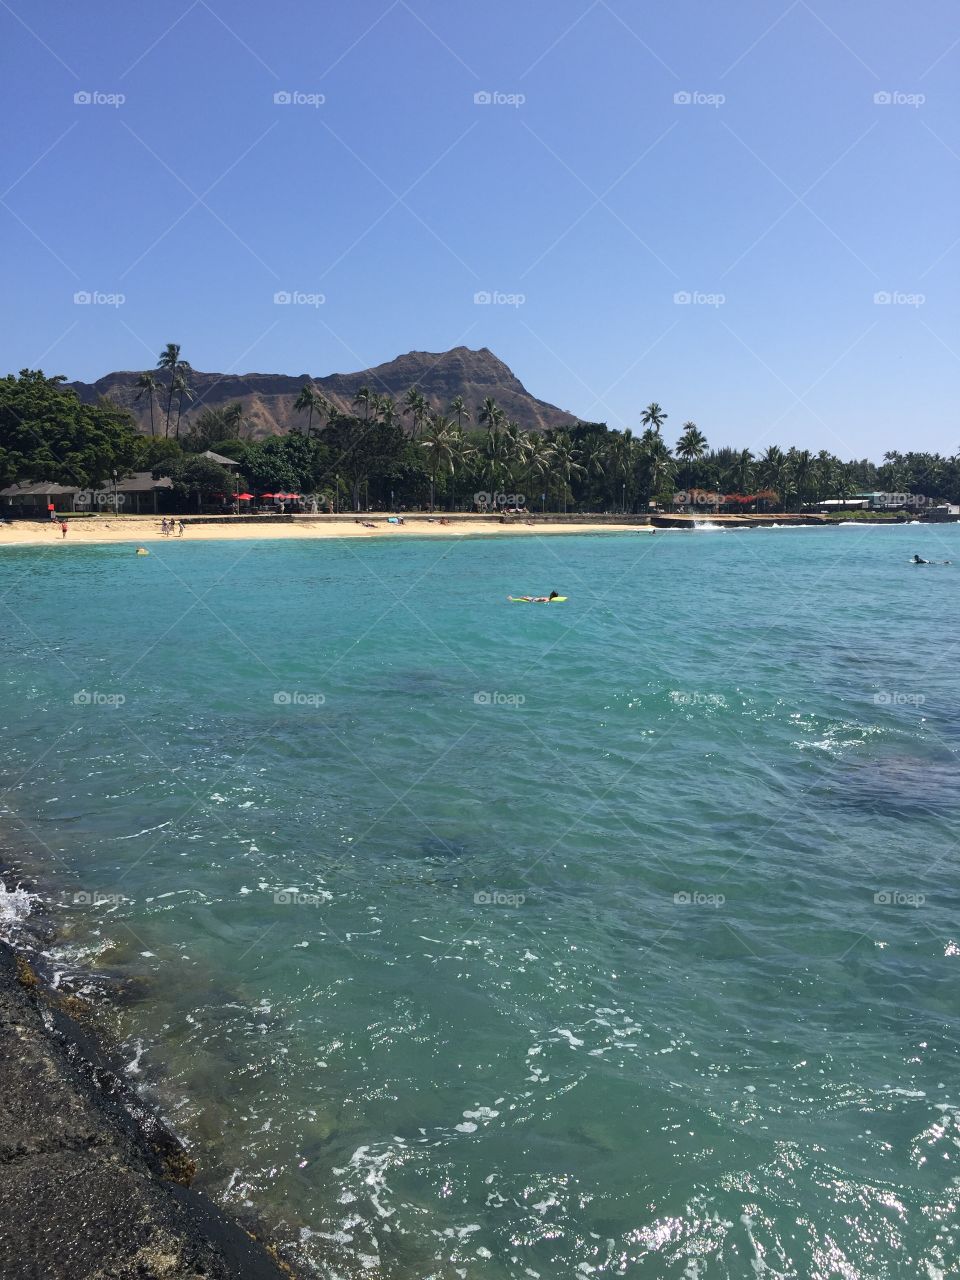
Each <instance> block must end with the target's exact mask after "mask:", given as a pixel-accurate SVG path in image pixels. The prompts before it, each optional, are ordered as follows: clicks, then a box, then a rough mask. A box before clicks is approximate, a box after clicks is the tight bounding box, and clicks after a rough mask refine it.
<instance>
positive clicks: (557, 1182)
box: [0, 527, 960, 1280]
mask: <svg viewBox="0 0 960 1280" xmlns="http://www.w3.org/2000/svg"><path fill="white" fill-rule="evenodd" d="M914 551H917V552H919V553H920V554H921V555H924V556H931V557H937V558H951V559H960V531H958V530H957V528H956V527H951V528H946V529H940V530H938V529H933V528H916V527H914V528H894V529H882V528H868V529H837V530H819V529H809V530H808V529H790V530H782V531H779V530H756V531H749V532H743V533H740V532H737V533H733V532H725V533H719V534H713V533H709V532H704V533H677V534H670V533H664V534H660V535H657V536H656V537H652V538H651V537H649V536H645V535H624V536H615V537H593V538H590V537H563V538H551V539H549V540H548V539H536V540H533V539H521V538H517V539H508V540H497V541H493V540H489V541H483V540H470V541H450V542H442V543H441V542H437V541H429V540H422V541H416V540H413V539H405V540H404V541H403V542H402V543H400V542H398V541H392V542H382V543H377V542H374V541H363V542H356V543H353V542H349V543H348V542H326V543H321V542H303V543H284V544H276V543H268V542H263V543H258V542H254V543H240V544H237V543H234V544H226V543H219V544H218V543H207V544H195V545H191V544H190V543H189V541H185V542H184V543H182V544H181V543H179V542H178V543H176V544H160V545H156V546H155V547H154V548H153V549H152V552H151V555H150V556H149V557H147V558H142V557H141V558H137V557H135V556H134V555H133V553H132V548H127V547H102V548H89V549H87V548H78V547H70V548H61V547H51V548H44V549H42V550H36V551H34V550H22V551H12V550H7V551H6V552H5V553H4V554H3V555H2V556H0V593H5V594H3V602H4V606H5V608H4V610H3V611H2V613H0V627H2V641H3V651H4V654H5V663H4V671H3V678H2V686H0V724H2V731H3V740H4V745H5V764H4V774H5V777H4V787H5V790H6V795H5V801H4V804H5V812H4V813H3V814H2V815H0V821H2V823H3V826H4V831H5V836H6V837H7V838H8V843H10V844H12V845H14V846H15V847H17V848H19V849H21V850H23V851H25V852H26V854H27V855H28V857H29V859H30V860H31V861H32V862H33V863H34V864H35V865H38V866H40V867H41V868H42V873H43V875H42V878H43V882H44V884H45V885H46V887H47V889H48V891H49V892H50V893H51V894H53V896H54V897H55V898H57V900H58V901H59V902H60V903H61V907H60V910H61V911H62V916H63V919H64V920H65V928H66V935H65V939H64V941H63V943H62V944H61V945H60V946H58V948H57V950H56V952H55V954H54V956H53V959H54V960H55V962H56V964H57V965H58V966H59V967H60V968H61V969H64V970H68V969H70V968H72V967H74V966H77V965H79V966H81V967H82V966H93V967H100V968H104V969H108V970H110V971H112V972H116V971H120V972H123V973H125V974H133V975H139V976H141V977H143V978H144V979H145V980H146V981H147V982H148V984H149V985H148V987H147V995H146V997H145V998H144V999H143V1000H141V1001H139V1002H137V1003H135V1004H133V1005H130V1006H128V1007H125V1008H124V1010H123V1013H122V1017H123V1030H124V1035H125V1036H126V1044H127V1046H128V1048H129V1054H130V1066H129V1072H130V1075H131V1078H132V1079H134V1080H135V1081H137V1082H138V1083H139V1084H140V1085H141V1087H142V1088H143V1089H144V1091H145V1092H146V1093H148V1094H149V1095H150V1096H151V1097H153V1098H156V1099H158V1100H159V1101H160V1103H161V1105H163V1107H164V1109H165V1110H166V1112H167V1114H168V1115H170V1116H171V1117H172V1120H173V1122H174V1124H175V1126H176V1127H177V1128H178V1130H179V1131H180V1132H181V1133H182V1134H183V1135H184V1136H185V1137H186V1138H187V1139H188V1140H189V1141H191V1142H193V1143H196V1144H198V1146H199V1148H200V1150H201V1152H202V1154H203V1166H204V1172H203V1175H202V1178H203V1182H204V1185H205V1186H206V1187H207V1188H208V1189H209V1190H210V1192H211V1193H212V1194H214V1195H215V1196H218V1197H219V1198H221V1199H222V1200H223V1201H224V1202H225V1203H226V1204H228V1205H234V1206H244V1205H246V1206H252V1207H253V1208H254V1209H255V1210H256V1211H258V1212H259V1213H261V1214H262V1215H263V1216H265V1217H266V1218H268V1219H269V1220H270V1221H271V1222H273V1223H279V1227H278V1232H277V1234H278V1235H279V1237H280V1238H281V1239H282V1240H284V1241H286V1242H289V1243H292V1244H294V1245H296V1247H297V1248H298V1249H299V1250H300V1251H301V1255H302V1256H303V1257H306V1258H308V1259H310V1260H312V1261H313V1263H314V1264H315V1265H316V1267H317V1268H318V1271H319V1273H320V1274H322V1275H325V1276H328V1277H332V1276H352V1275H359V1274H365V1275H371V1276H375V1275H383V1276H386V1277H401V1276H403V1277H408V1276H416V1277H437V1278H440V1277H443V1278H444V1280H446V1278H447V1277H466V1278H468V1280H475V1278H479V1277H483V1278H484V1280H487V1278H490V1280H505V1278H506V1277H510V1278H511V1280H514V1278H516V1280H520V1278H521V1277H527V1276H530V1277H543V1278H544V1280H547V1278H552V1277H569V1276H575V1275H582V1276H590V1275H597V1276H619V1275H629V1276H638V1277H640V1276H642V1277H676V1278H677V1280H680V1278H681V1277H682V1278H684V1280H713V1278H714V1277H717V1278H719V1277H741V1276H753V1275H755V1274H758V1275H763V1276H768V1277H780V1276H783V1277H786V1276H791V1277H792V1276H797V1277H818V1278H819V1277H823V1278H824V1280H826V1278H827V1277H844V1278H853V1277H862V1278H864V1280H866V1278H868V1277H869V1278H871V1280H873V1278H875V1277H895V1276H896V1277H900V1276H904V1277H906V1276H910V1277H915V1276H922V1277H940V1276H944V1275H957V1274H960V1270H958V1264H957V1257H958V1253H960V1250H958V1238H957V1237H958V1230H960V1228H958V1199H960V1181H958V1175H960V1167H958V1160H960V1110H958V1104H960V1096H958V1094H960V1087H958V1085H957V1049H958V1038H960V1036H958V1033H960V1019H958V996H957V990H958V986H957V980H958V976H960V918H958V907H960V891H958V887H957V876H956V872H957V818H958V810H960V774H958V771H957V759H956V757H957V750H958V746H960V731H958V724H960V718H958V710H960V691H958V683H957V679H956V674H955V668H956V655H955V650H954V648H953V646H954V644H955V639H954V636H955V630H956V625H957V621H958V584H960V577H958V575H960V567H950V568H940V567H934V566H931V567H929V568H920V569H916V568H912V567H910V566H909V565H908V564H907V560H908V557H909V556H910V555H911V554H912V553H913V552H914ZM551 588H556V589H557V590H559V591H562V592H563V593H565V594H567V595H569V597H570V599H569V602H568V603H566V604H564V605H551V606H542V607H541V606H526V605H523V606H521V605H509V604H507V603H506V602H505V597H506V595H507V594H508V593H519V592H528V591H536V592H539V591H547V590H550V589H551ZM78 695H79V696H78ZM121 699H123V701H120V700H121ZM8 887H9V886H8Z"/></svg>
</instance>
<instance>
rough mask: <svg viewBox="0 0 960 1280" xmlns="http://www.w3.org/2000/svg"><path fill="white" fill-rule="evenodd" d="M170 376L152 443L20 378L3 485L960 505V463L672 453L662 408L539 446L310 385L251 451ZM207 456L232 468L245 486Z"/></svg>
mask: <svg viewBox="0 0 960 1280" xmlns="http://www.w3.org/2000/svg"><path fill="white" fill-rule="evenodd" d="M158 370H159V373H158V374H157V375H155V374H153V373H144V374H141V375H140V377H139V379H138V388H139V390H138V399H139V398H140V397H141V396H143V397H147V398H148V399H149V405H150V433H149V434H148V435H144V434H141V433H140V432H139V431H138V430H137V428H136V425H135V423H134V421H133V418H132V416H131V415H130V414H129V413H127V412H126V411H125V410H122V409H120V408H118V407H117V406H116V405H114V404H112V403H111V402H109V401H107V400H101V401H100V402H99V403H98V404H96V405H84V404H81V402H80V401H79V399H78V398H77V397H76V395H74V393H72V392H70V391H66V390H65V389H64V388H63V386H62V383H63V382H64V381H65V379H64V378H63V377H53V378H47V377H45V376H44V375H43V373H42V372H41V371H39V370H33V371H31V370H23V371H21V373H20V375H19V377H18V378H14V377H13V376H12V375H10V376H8V377H7V378H5V379H2V380H0V481H2V483H3V484H4V485H8V484H11V483H13V482H14V481H24V480H54V481H57V482H59V483H63V484H77V485H79V486H81V487H88V486H89V487H95V486H97V485H98V484H100V483H103V482H105V481H106V480H108V479H109V477H110V476H111V475H112V473H113V472H114V471H118V472H120V473H121V474H125V473H126V472H128V471H130V470H148V471H151V472H153V474H154V475H156V476H159V475H167V476H170V477H171V479H172V480H173V484H174V490H175V493H176V494H177V496H178V497H179V498H180V499H182V500H184V501H186V500H187V499H189V500H190V501H191V502H192V503H194V504H196V505H201V504H216V503H217V502H220V501H224V502H230V501H232V500H233V495H235V494H236V493H240V492H246V491H249V492H251V493H253V494H254V495H255V496H257V497H259V496H260V495H261V494H266V493H277V492H282V493H298V494H310V495H315V496H316V498H317V501H318V503H319V505H321V506H325V507H327V508H329V509H334V510H344V509H353V510H360V509H362V508H366V507H370V508H371V509H381V510H382V509H387V508H394V507H397V506H406V507H429V508H430V509H444V510H457V509H467V510H470V509H473V508H474V507H475V506H476V505H477V499H476V495H478V494H487V495H490V498H489V499H488V501H491V502H492V500H493V495H504V496H509V497H510V498H511V499H514V500H517V501H519V503H520V505H526V506H527V508H528V509H531V510H550V511H570V510H574V511H593V512H597V511H608V512H623V513H638V512H646V511H647V510H648V504H649V503H650V502H651V501H655V502H657V503H658V504H660V505H662V506H666V507H669V506H672V505H673V504H674V503H675V500H676V499H677V496H678V493H680V494H681V495H685V496H686V497H687V498H688V500H689V502H690V503H691V504H695V503H696V502H697V501H703V502H716V501H717V500H718V499H719V500H720V501H721V503H723V502H726V503H730V502H734V503H740V504H744V505H745V504H753V506H754V507H755V508H758V509H767V510H771V511H776V510H799V509H800V508H801V507H802V506H803V505H804V504H805V503H810V502H817V501H821V500H823V499H825V498H833V499H838V500H845V499H847V498H849V497H851V495H852V494H854V493H857V492H861V491H865V490H884V491H887V492H896V493H909V494H922V495H924V496H925V497H927V498H928V499H936V500H944V499H946V500H951V501H955V500H956V499H957V497H958V496H960V456H958V455H954V456H952V457H943V456H941V455H940V454H929V453H921V452H908V453H899V452H892V453H888V454H886V455H885V456H884V459H883V461H882V463H880V464H879V465H877V464H875V463H873V462H871V461H870V460H868V459H859V460H857V459H853V460H847V461H843V460H841V459H840V458H838V457H836V456H835V455H833V454H831V453H829V452H827V451H826V450H821V451H820V452H819V453H812V452H811V451H809V450H806V449H797V448H787V449H783V448H781V447H780V446H777V445H771V446H769V447H768V448H766V449H765V450H764V451H763V452H761V453H759V454H756V455H755V454H754V453H753V452H751V450H749V449H736V448H732V447H728V446H723V447H716V448H711V447H710V446H709V444H708V441H707V438H706V436H705V434H704V433H703V432H702V431H701V430H700V428H699V427H698V426H697V424H696V423H695V422H692V421H686V422H684V423H683V424H682V426H681V429H680V433H679V436H678V438H677V440H676V443H675V444H674V445H673V446H672V447H671V446H670V445H669V444H668V443H667V440H666V438H665V427H666V423H667V421H668V417H669V415H668V414H667V413H666V411H665V410H664V409H663V408H662V406H661V405H659V404H657V403H656V402H653V403H651V404H649V405H647V406H646V408H645V409H643V410H642V412H641V413H640V414H639V415H638V418H639V424H638V431H637V433H636V434H635V433H634V432H633V430H631V429H630V428H627V429H625V430H613V429H611V428H609V427H608V426H607V425H606V424H605V423H602V422H578V423H577V424H576V425H574V426H572V427H570V428H568V429H566V428H565V429H556V430H548V431H542V432H541V431H529V430H525V429H524V428H523V427H522V426H521V425H520V424H519V423H518V422H516V421H514V420H512V419H510V418H509V417H508V416H507V414H506V412H505V411H504V410H503V409H502V408H501V407H500V406H499V405H498V404H497V402H496V399H495V398H493V397H487V398H486V399H484V400H483V401H482V402H481V403H480V404H477V405H472V406H471V405H468V404H467V403H466V402H465V400H464V398H463V397H462V396H456V397H455V398H454V399H453V400H452V401H451V402H450V404H449V405H447V406H446V407H445V408H444V409H438V408H437V407H436V406H434V405H431V404H430V403H429V402H428V401H427V400H426V398H425V396H424V395H423V393H422V392H421V391H420V390H419V389H418V388H416V387H413V388H411V389H410V390H409V391H408V392H407V393H406V394H405V395H404V396H403V397H401V398H400V399H399V400H396V399H394V398H392V397H391V396H388V395H383V394H380V393H379V392H376V391H375V390H373V389H371V388H370V387H366V386H362V387H360V388H358V390H357V392H356V394H355V395H354V397H353V403H352V406H351V408H352V410H353V411H352V412H350V413H346V412H344V411H343V410H342V409H341V408H340V407H338V406H336V405H335V404H333V403H332V402H331V401H329V400H328V399H326V398H325V397H324V396H323V394H322V392H321V391H320V390H319V388H317V387H316V386H315V385H314V384H312V383H310V382H306V383H305V384H304V385H303V387H302V388H301V391H300V393H299V395H298V396H297V398H296V401H295V403H294V408H295V410H296V413H297V416H298V420H299V424H300V425H299V428H298V429H295V430H292V431H290V432H289V433H288V434H287V435H284V436H273V437H270V438H268V439H266V440H253V439H252V438H250V437H251V434H252V433H251V429H250V426H249V424H248V423H246V421H245V418H244V412H243V407H242V406H241V405H240V404H239V403H236V404H231V405H226V406H220V407H217V408H204V409H202V410H201V411H200V413H199V414H197V415H196V416H195V417H194V418H192V419H185V417H184V413H183V410H184V407H185V406H186V405H189V403H190V401H191V399H192V397H193V392H192V390H191V388H190V386H189V372H190V366H189V364H188V363H187V362H186V361H185V360H184V359H183V358H182V356H181V350H180V347H179V345H178V344H175V343H170V344H168V345H167V346H166V348H165V349H164V352H163V353H162V354H161V356H160V360H159V361H158ZM206 451H212V452H215V453H219V454H222V455H225V456H227V457H229V458H231V459H233V460H234V461H235V462H237V463H238V464H239V473H238V474H234V473H232V472H231V471H229V470H227V469H225V468H224V467H222V466H221V465H220V464H218V463H217V462H215V461H213V460H211V459H208V458H206V457H204V456H203V454H204V453H205V452H206ZM748 509H749V508H748Z"/></svg>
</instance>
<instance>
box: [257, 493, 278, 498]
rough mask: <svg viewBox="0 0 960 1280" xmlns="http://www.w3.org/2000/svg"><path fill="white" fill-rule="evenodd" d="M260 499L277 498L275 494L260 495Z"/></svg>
mask: <svg viewBox="0 0 960 1280" xmlns="http://www.w3.org/2000/svg"><path fill="white" fill-rule="evenodd" d="M260 497H261V498H276V497H277V494H275V493H261V495H260Z"/></svg>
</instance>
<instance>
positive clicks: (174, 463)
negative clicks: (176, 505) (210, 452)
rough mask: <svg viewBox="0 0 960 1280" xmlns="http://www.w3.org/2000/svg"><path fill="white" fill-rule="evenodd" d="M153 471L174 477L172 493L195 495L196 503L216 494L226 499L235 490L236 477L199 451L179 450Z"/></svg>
mask: <svg viewBox="0 0 960 1280" xmlns="http://www.w3.org/2000/svg"><path fill="white" fill-rule="evenodd" d="M153 474H154V476H155V477H158V476H160V475H168V476H169V477H170V479H171V480H172V481H173V491H174V493H176V494H177V495H178V496H179V497H181V498H188V497H190V498H196V499H197V502H198V504H199V503H200V502H201V501H203V500H204V499H207V500H210V499H213V498H216V497H218V496H222V497H224V498H227V499H229V497H230V495H231V494H233V493H234V492H236V490H235V488H234V485H235V477H234V476H233V475H232V474H231V473H230V472H229V471H228V470H227V469H226V467H221V466H220V464H219V462H213V461H212V460H211V459H210V458H204V457H203V456H202V455H200V454H195V453H187V454H181V456H180V457H179V458H173V459H170V460H168V461H167V462H165V463H163V464H162V465H161V466H160V467H159V468H157V469H155V470H154V473H153Z"/></svg>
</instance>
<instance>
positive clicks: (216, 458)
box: [200, 449, 240, 471]
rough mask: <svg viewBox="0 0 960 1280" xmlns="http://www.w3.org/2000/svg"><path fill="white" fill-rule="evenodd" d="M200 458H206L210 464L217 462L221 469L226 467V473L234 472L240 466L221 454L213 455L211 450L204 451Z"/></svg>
mask: <svg viewBox="0 0 960 1280" xmlns="http://www.w3.org/2000/svg"><path fill="white" fill-rule="evenodd" d="M200 457H201V458H207V459H209V460H210V462H218V463H219V464H220V466H221V467H226V468H227V470H228V471H230V470H231V469H233V470H234V471H235V470H237V468H238V467H239V466H240V463H239V462H234V460H233V459H232V458H225V457H224V456H223V454H222V453H214V452H213V450H212V449H205V450H204V451H203V453H201V455H200Z"/></svg>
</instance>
